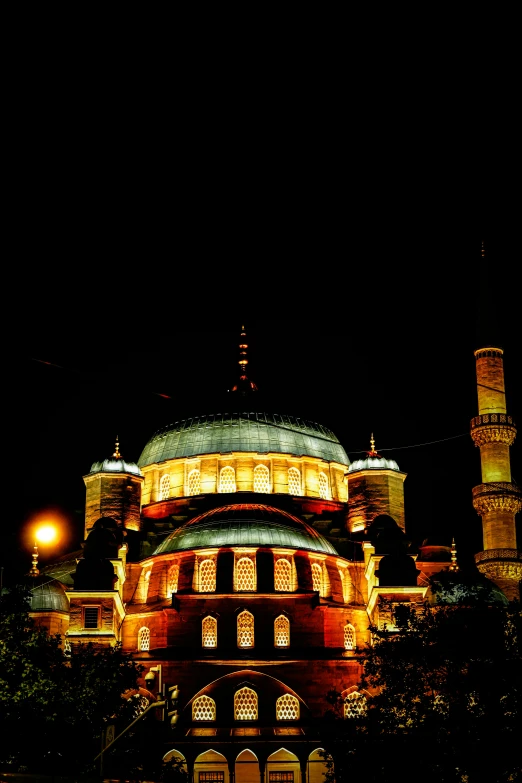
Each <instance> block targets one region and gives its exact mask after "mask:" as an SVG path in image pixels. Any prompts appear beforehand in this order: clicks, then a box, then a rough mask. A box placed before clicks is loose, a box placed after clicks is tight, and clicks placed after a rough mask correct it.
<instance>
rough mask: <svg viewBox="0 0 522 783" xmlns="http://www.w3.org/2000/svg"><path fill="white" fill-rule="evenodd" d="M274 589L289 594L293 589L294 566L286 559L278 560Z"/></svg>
mask: <svg viewBox="0 0 522 783" xmlns="http://www.w3.org/2000/svg"><path fill="white" fill-rule="evenodd" d="M274 587H275V589H276V590H281V591H286V592H289V591H290V590H291V589H292V565H291V563H289V562H288V560H286V559H285V558H284V557H280V558H279V559H278V560H276V564H275V566H274Z"/></svg>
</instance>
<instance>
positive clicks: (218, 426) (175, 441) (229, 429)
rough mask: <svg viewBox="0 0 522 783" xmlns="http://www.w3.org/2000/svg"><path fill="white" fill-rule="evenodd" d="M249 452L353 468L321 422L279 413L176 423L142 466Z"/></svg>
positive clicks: (157, 439) (160, 435) (153, 443)
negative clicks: (302, 458)
mask: <svg viewBox="0 0 522 783" xmlns="http://www.w3.org/2000/svg"><path fill="white" fill-rule="evenodd" d="M232 451H248V452H256V453H258V454H259V453H261V454H265V453H268V452H276V453H280V454H292V455H293V456H295V457H301V456H307V457H316V458H318V459H323V460H326V461H327V462H339V463H341V464H342V465H349V464H350V460H349V459H348V455H347V454H346V452H345V450H344V448H343V447H342V446H341V443H340V442H339V440H338V438H337V437H336V436H335V435H334V433H333V432H332V431H331V430H329V429H328V428H327V427H323V426H322V425H321V424H317V423H316V422H311V421H307V420H305V419H300V418H295V417H293V416H287V415H282V414H277V413H273V414H272V413H261V412H257V411H256V412H254V411H251V412H245V413H216V414H211V415H205V416H196V417H194V418H190V419H185V420H183V421H178V422H175V423H174V424H171V425H169V426H167V427H164V428H162V429H160V430H158V431H157V432H155V433H154V435H153V436H152V438H151V439H150V440H149V441H148V443H147V444H146V446H145V448H144V449H143V451H142V453H141V456H140V458H139V459H138V465H139V467H140V468H143V467H145V466H146V465H151V464H154V463H158V462H164V461H165V460H170V459H178V458H181V457H194V456H196V455H199V454H215V453H221V454H226V453H229V452H232Z"/></svg>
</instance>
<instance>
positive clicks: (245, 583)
mask: <svg viewBox="0 0 522 783" xmlns="http://www.w3.org/2000/svg"><path fill="white" fill-rule="evenodd" d="M235 582H236V585H235V589H236V590H237V591H239V590H246V591H248V592H255V590H256V587H257V583H256V566H255V563H254V561H253V559H252V558H251V557H240V558H239V559H238V560H236V574H235Z"/></svg>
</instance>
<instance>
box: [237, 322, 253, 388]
mask: <svg viewBox="0 0 522 783" xmlns="http://www.w3.org/2000/svg"><path fill="white" fill-rule="evenodd" d="M247 348H248V343H247V340H246V331H245V327H244V326H242V327H241V337H240V340H239V381H238V383H236V384H235V385H234V386H233V387H232V391H241V392H243V393H245V392H251V391H257V386H256V385H255V383H254V382H253V381H250V380H249V379H248V377H247V374H246V366H247V364H248V359H247Z"/></svg>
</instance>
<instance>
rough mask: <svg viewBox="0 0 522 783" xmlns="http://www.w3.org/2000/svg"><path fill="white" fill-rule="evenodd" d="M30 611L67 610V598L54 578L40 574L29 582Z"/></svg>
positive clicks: (61, 586)
mask: <svg viewBox="0 0 522 783" xmlns="http://www.w3.org/2000/svg"><path fill="white" fill-rule="evenodd" d="M30 590H31V608H30V611H31V612H68V611H69V599H68V598H67V596H66V595H65V590H64V588H63V585H62V584H60V582H58V581H56V579H49V577H48V576H45V575H43V574H42V575H40V576H38V577H36V578H35V579H32V580H31V582H30Z"/></svg>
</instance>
